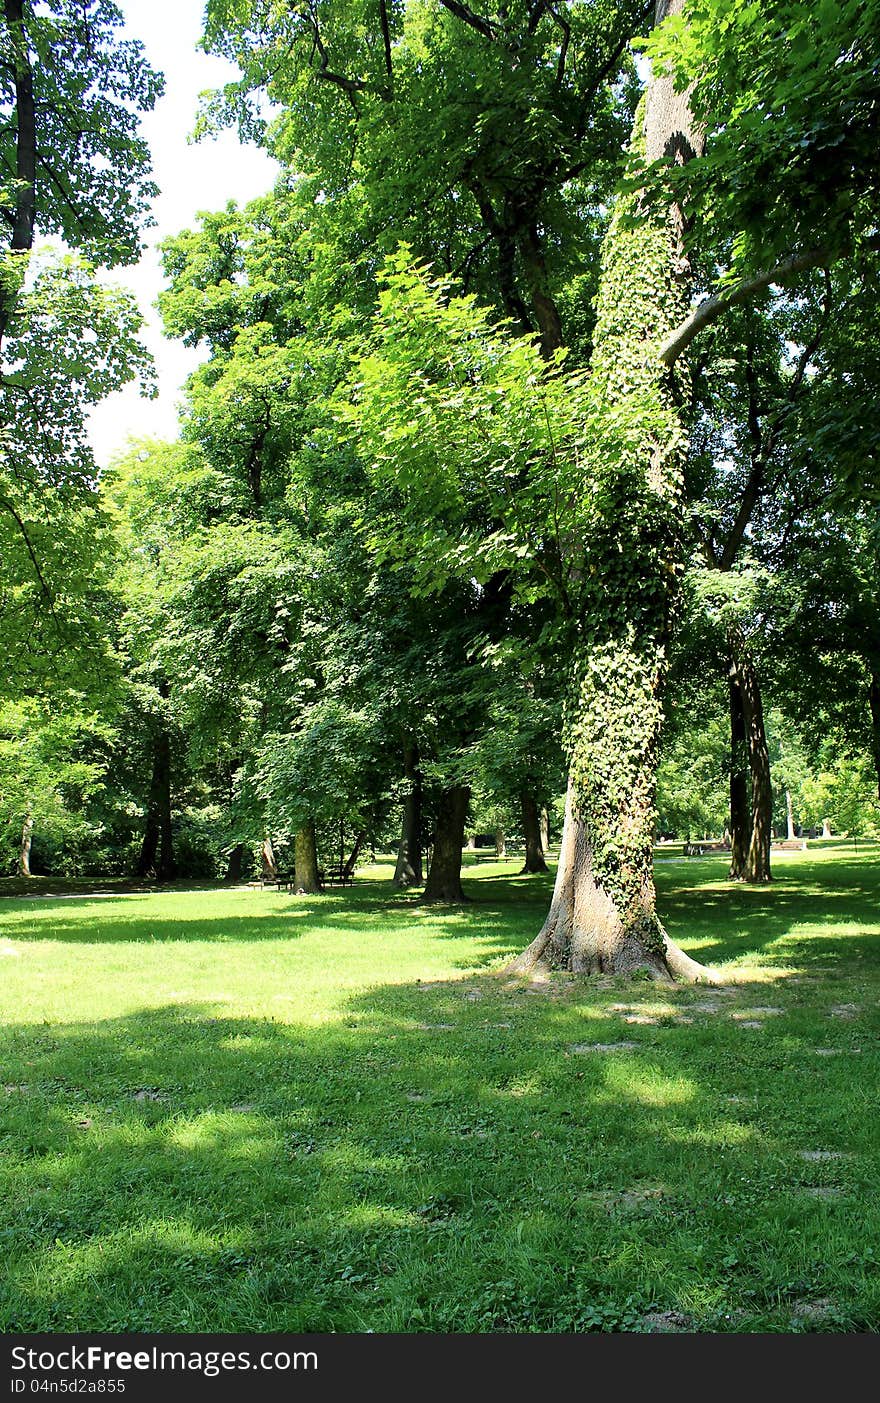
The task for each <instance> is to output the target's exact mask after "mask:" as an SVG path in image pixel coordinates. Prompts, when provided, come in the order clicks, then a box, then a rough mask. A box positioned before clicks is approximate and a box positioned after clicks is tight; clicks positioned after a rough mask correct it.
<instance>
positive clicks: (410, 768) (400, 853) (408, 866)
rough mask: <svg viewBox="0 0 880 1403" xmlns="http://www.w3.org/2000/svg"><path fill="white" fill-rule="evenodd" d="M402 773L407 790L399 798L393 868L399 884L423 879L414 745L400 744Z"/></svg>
mask: <svg viewBox="0 0 880 1403" xmlns="http://www.w3.org/2000/svg"><path fill="white" fill-rule="evenodd" d="M403 774H404V779H405V780H406V784H407V791H406V798H405V799H404V801H403V818H402V820H401V832H400V846H399V848H398V850H397V866H396V867H395V869H394V885H395V886H396V887H400V888H405V887H412V886H421V884H422V880H423V872H422V772H421V770H420V769H419V752H418V749H417V748H416V746H415V745H412V744H407V745H405V746H404V750H403Z"/></svg>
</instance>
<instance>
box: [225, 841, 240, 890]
mask: <svg viewBox="0 0 880 1403" xmlns="http://www.w3.org/2000/svg"><path fill="white" fill-rule="evenodd" d="M243 862H244V843H236V845H235V847H234V848H233V849H232V852H231V853H230V854H229V857H228V859H227V862H226V873H225V875H224V878H223V880H224V882H240V881H241V868H242V863H243Z"/></svg>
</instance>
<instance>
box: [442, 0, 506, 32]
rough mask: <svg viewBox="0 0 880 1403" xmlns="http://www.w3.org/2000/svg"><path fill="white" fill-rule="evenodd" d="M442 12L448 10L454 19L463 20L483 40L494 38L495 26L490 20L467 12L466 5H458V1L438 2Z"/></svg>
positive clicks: (471, 11) (444, 0) (443, 0)
mask: <svg viewBox="0 0 880 1403" xmlns="http://www.w3.org/2000/svg"><path fill="white" fill-rule="evenodd" d="M440 4H441V5H442V6H443V8H444V10H448V11H449V13H450V14H451V15H455V17H456V19H460V20H463V21H464V23H465V24H468V25H470V27H471V29H475V30H476V31H477V33H478V34H482V36H483V38H484V39H494V38H495V37H496V33H495V26H494V24H493V23H492V21H491V20H487V19H483V17H482V15H475V14H474V12H473V10H469V9H468V7H467V5H461V4H459V0H440Z"/></svg>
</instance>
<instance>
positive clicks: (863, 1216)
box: [0, 854, 880, 1332]
mask: <svg viewBox="0 0 880 1403" xmlns="http://www.w3.org/2000/svg"><path fill="white" fill-rule="evenodd" d="M694 861H695V865H694V866H690V865H688V866H683V865H679V866H675V865H673V864H670V865H669V866H668V867H667V868H666V869H665V870H664V872H663V873H662V874H660V875H659V877H658V883H659V886H660V893H661V895H660V900H661V909H662V910H663V911H664V913H665V919H667V921H668V923H669V928H670V933H671V934H672V935H673V937H674V938H676V939H680V940H681V943H682V944H684V945H685V946H686V947H687V948H688V949H690V950H692V951H693V950H695V949H699V951H700V953H701V954H703V955H704V956H705V957H706V958H707V959H711V960H712V961H713V962H725V972H726V973H727V974H728V975H730V976H731V982H730V984H729V987H725V988H722V989H720V990H717V989H713V988H707V987H705V986H701V987H679V988H673V989H667V988H665V987H664V988H663V989H659V988H658V987H657V986H656V985H653V984H651V983H648V982H645V981H643V980H638V979H632V980H627V979H616V980H615V979H608V978H603V979H599V980H589V979H585V978H581V977H574V976H566V975H558V976H554V977H552V978H551V979H548V980H546V981H543V982H541V981H528V980H510V979H508V978H503V979H499V978H496V977H494V971H497V970H498V969H499V968H500V967H501V965H502V964H503V962H504V960H505V959H506V957H507V956H508V955H509V954H510V953H512V952H513V951H514V950H516V949H518V948H521V947H522V945H523V944H525V943H526V941H527V940H528V939H529V938H530V937H531V936H532V935H533V934H534V933H535V930H536V929H537V926H538V924H539V923H540V919H541V916H542V914H543V901H544V900H545V899H546V893H547V892H548V891H549V889H550V879H547V878H540V879H531V878H530V879H522V880H523V882H524V883H525V886H526V888H527V898H526V899H523V897H522V896H521V894H520V887H519V886H517V887H514V886H513V885H512V883H513V882H514V881H518V880H519V879H517V878H511V877H508V876H504V875H503V874H499V873H498V872H497V871H496V870H495V868H496V866H497V865H496V864H493V863H486V864H484V865H483V866H482V867H477V868H475V869H474V868H469V869H468V872H466V885H468V884H471V885H472V886H473V887H474V889H475V890H476V889H479V891H480V893H481V895H482V894H483V893H485V894H486V898H487V899H486V900H485V901H483V900H479V901H474V902H473V903H472V904H471V905H469V906H468V907H467V908H465V909H463V910H454V909H450V908H442V909H440V910H437V909H435V908H431V907H419V906H417V905H416V904H415V903H414V901H413V900H412V898H405V899H403V900H398V899H396V898H395V897H394V896H393V895H392V894H390V892H389V890H388V887H387V884H386V885H384V886H383V884H382V883H381V882H379V881H376V882H370V883H363V884H361V885H356V887H355V888H354V889H353V890H350V889H346V891H345V892H344V893H341V894H338V895H334V897H332V898H331V899H328V900H327V901H326V902H325V901H324V900H317V901H309V902H308V903H302V904H297V901H296V899H295V898H287V897H286V896H282V897H278V896H277V894H275V893H270V892H268V891H267V892H259V891H247V890H241V891H216V890H214V891H208V892H205V893H199V892H183V891H174V892H167V893H162V894H160V895H157V896H137V897H133V898H131V899H127V900H126V901H125V902H123V903H120V904H117V903H116V902H115V900H114V901H111V900H109V899H108V900H107V901H103V902H93V903H88V902H79V901H76V902H74V901H67V902H64V903H61V902H55V903H53V902H51V901H49V900H47V901H45V902H42V903H38V902H19V901H15V902H13V901H9V902H6V903H4V910H3V915H4V918H5V936H6V937H7V938H8V940H9V942H10V943H11V944H12V945H13V946H14V948H16V949H17V950H19V951H21V957H20V958H16V957H10V958H9V959H8V960H6V961H5V962H4V966H3V971H4V974H8V978H7V979H6V980H5V983H4V988H3V991H2V993H0V1001H2V1006H3V1010H4V1013H5V1017H6V1026H5V1029H4V1031H3V1032H2V1034H0V1048H2V1072H0V1151H2V1159H0V1241H2V1242H3V1244H4V1251H5V1256H6V1261H7V1267H8V1271H7V1277H6V1280H5V1282H4V1283H3V1284H2V1285H0V1325H2V1327H3V1328H6V1329H7V1330H49V1331H52V1330H60V1329H73V1328H76V1329H83V1330H89V1329H94V1330H100V1329H104V1330H114V1329H121V1330H132V1329H144V1330H169V1331H171V1330H184V1331H200V1330H209V1331H213V1330H226V1329H228V1330H250V1329H254V1330H261V1331H262V1330H280V1331H288V1330H290V1331H300V1330H318V1331H321V1330H364V1329H373V1330H380V1331H381V1330H390V1331H397V1330H412V1329H429V1330H436V1331H440V1332H443V1331H446V1330H500V1331H505V1330H514V1331H521V1330H535V1329H537V1330H542V1331H550V1332H552V1331H557V1330H563V1331H570V1330H580V1329H596V1328H612V1329H621V1328H626V1329H641V1328H647V1327H646V1326H643V1325H642V1324H640V1321H642V1320H643V1319H644V1318H647V1317H648V1316H650V1314H651V1312H652V1311H658V1310H659V1311H673V1312H685V1313H686V1314H687V1320H688V1328H697V1329H711V1330H727V1329H740V1330H745V1329H759V1330H779V1329H791V1328H793V1326H792V1321H793V1319H794V1312H795V1311H796V1309H797V1302H798V1301H799V1300H801V1299H808V1300H812V1299H814V1298H815V1299H823V1300H824V1299H826V1298H828V1299H833V1301H834V1310H835V1312H836V1314H835V1315H834V1320H835V1321H836V1322H837V1323H836V1325H835V1327H834V1328H846V1327H849V1328H857V1329H858V1328H871V1322H876V1320H877V1319H878V1318H880V1284H878V1277H877V1272H876V1262H875V1260H874V1256H873V1253H871V1252H869V1246H868V1245H869V1244H870V1243H871V1242H872V1241H873V1240H874V1239H876V1237H877V1234H878V1232H880V1211H878V1207H877V1203H876V1196H875V1195H874V1194H873V1192H872V1189H871V1186H872V1185H873V1184H874V1183H875V1182H876V1171H877V1144H876V1135H875V1133H874V1126H875V1123H876V1108H875V1105H874V1101H875V1095H876V1092H875V1088H876V1086H877V1084H878V1073H880V1057H878V1042H877V1037H876V1033H877V1030H878V1022H880V1019H878V1010H880V942H878V941H877V939H876V936H875V935H874V934H873V933H872V932H873V931H874V930H875V929H876V921H875V913H876V911H877V909H878V903H877V896H878V894H880V865H878V863H877V861H876V859H875V857H874V856H873V855H872V856H871V857H870V859H869V860H866V861H865V862H864V863H863V864H861V865H860V864H853V863H850V862H849V861H848V860H847V862H846V863H843V862H841V861H840V860H839V859H833V858H829V857H827V856H826V855H824V854H823V855H822V858H821V860H820V861H819V862H813V861H812V860H811V855H810V854H808V855H806V858H805V859H799V860H798V862H793V863H790V864H788V865H787V867H786V871H785V874H784V876H780V878H779V880H778V882H776V883H774V884H773V885H772V887H771V888H769V889H762V890H761V891H759V892H754V893H751V892H749V893H743V889H741V888H730V887H728V886H727V885H726V884H723V883H722V882H719V880H718V876H719V871H720V868H719V866H718V864H717V863H709V862H708V861H706V862H705V863H703V862H702V860H694ZM697 862H699V863H700V864H701V866H702V867H704V868H706V877H707V882H706V885H705V887H703V886H701V881H700V878H699V874H698V872H697V867H696V863H697ZM511 870H512V869H511ZM474 871H478V872H479V873H480V876H479V877H475V876H472V875H471V874H472V873H473V872H474ZM484 873H485V881H484V880H483V874H484ZM799 874H800V875H799ZM532 882H534V883H535V886H534V888H533V887H532V886H531V885H530V884H531V883H532ZM536 891H537V893H538V895H537V898H536V897H535V896H534V895H533V893H534V892H536ZM541 892H543V896H541ZM704 896H705V897H706V898H707V899H708V901H707V902H704V900H703V898H704ZM132 902H138V903H140V907H139V908H138V909H137V910H136V909H135V907H134V906H133V905H132ZM62 906H63V910H61V909H60V908H61V907H62ZM38 908H39V909H38ZM197 909H198V910H200V912H201V915H200V916H199V917H198V918H195V916H194V914H193V913H194V912H195V911H196V910H197ZM132 913H134V927H133V925H132V922H131V921H130V920H129V916H130V915H131V914H132ZM175 913H177V914H175ZM181 913H182V914H181ZM123 915H124V917H125V918H124V919H123ZM178 915H179V920H178ZM863 916H866V917H870V921H869V922H867V923H866V922H865V921H864V920H863ZM200 922H201V923H202V924H201V925H200ZM215 926H216V929H217V938H216V939H214V938H212V936H211V931H212V930H213V929H214V927H215ZM146 928H150V929H153V930H154V931H157V932H159V935H158V936H157V938H154V939H146V938H143V939H142V938H140V937H139V936H138V937H137V938H130V937H131V934H132V930H133V929H135V930H137V931H142V930H145V929H146ZM126 933H127V935H126ZM487 966H488V968H487ZM805 1156H806V1157H805ZM682 1328H684V1327H682Z"/></svg>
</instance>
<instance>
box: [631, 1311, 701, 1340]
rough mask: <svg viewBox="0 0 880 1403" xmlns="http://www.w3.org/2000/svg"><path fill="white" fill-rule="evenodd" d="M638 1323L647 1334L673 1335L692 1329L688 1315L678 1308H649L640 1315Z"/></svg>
mask: <svg viewBox="0 0 880 1403" xmlns="http://www.w3.org/2000/svg"><path fill="white" fill-rule="evenodd" d="M639 1325H640V1326H641V1328H642V1329H643V1330H644V1331H645V1333H646V1334H648V1335H675V1334H679V1333H681V1332H682V1331H686V1330H687V1331H689V1330H691V1329H693V1322H692V1320H691V1318H690V1316H689V1315H685V1314H684V1313H683V1312H682V1311H680V1310H649V1311H648V1313H647V1315H643V1316H641V1317H640V1319H639Z"/></svg>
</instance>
